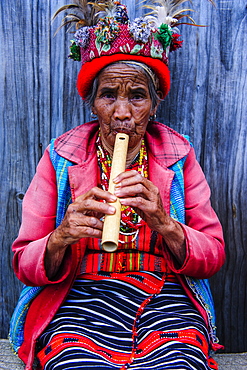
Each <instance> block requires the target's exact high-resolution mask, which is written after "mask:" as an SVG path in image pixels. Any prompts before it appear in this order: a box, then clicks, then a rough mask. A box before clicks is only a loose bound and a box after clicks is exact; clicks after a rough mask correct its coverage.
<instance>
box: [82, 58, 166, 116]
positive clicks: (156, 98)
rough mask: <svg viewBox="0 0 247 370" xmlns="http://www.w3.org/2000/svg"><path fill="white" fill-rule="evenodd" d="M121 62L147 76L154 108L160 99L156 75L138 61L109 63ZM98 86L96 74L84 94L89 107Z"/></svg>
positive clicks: (92, 102) (120, 62)
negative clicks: (86, 92)
mask: <svg viewBox="0 0 247 370" xmlns="http://www.w3.org/2000/svg"><path fill="white" fill-rule="evenodd" d="M123 63H124V64H126V65H128V66H129V67H132V68H135V69H137V70H139V71H141V72H142V73H143V74H144V75H145V76H146V77H147V80H148V90H149V94H150V98H151V101H152V109H154V108H155V107H156V106H157V104H158V103H159V102H160V100H161V99H160V97H159V96H158V94H157V90H158V78H157V77H156V75H155V74H154V73H153V71H152V70H151V69H150V68H149V67H147V66H146V65H143V63H139V62H135V63H133V62H128V61H119V62H115V63H112V64H111V65H116V64H123ZM107 67H108V66H106V67H104V68H103V69H102V71H103V70H104V69H105V68H107ZM102 71H101V72H102ZM98 86H99V78H98V76H96V77H95V79H94V81H93V84H92V86H91V88H90V90H89V93H88V95H87V96H86V99H85V101H86V103H87V104H88V105H89V107H90V108H92V106H93V104H94V100H95V98H96V94H97V90H98ZM155 86H156V87H155Z"/></svg>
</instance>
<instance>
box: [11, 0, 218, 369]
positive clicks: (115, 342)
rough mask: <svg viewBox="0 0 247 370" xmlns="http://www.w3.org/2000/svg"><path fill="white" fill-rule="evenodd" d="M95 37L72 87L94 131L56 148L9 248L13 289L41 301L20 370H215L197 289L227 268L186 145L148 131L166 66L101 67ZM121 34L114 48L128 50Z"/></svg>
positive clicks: (85, 129) (164, 85)
mask: <svg viewBox="0 0 247 370" xmlns="http://www.w3.org/2000/svg"><path fill="white" fill-rule="evenodd" d="M115 5H116V7H117V9H118V13H119V10H124V11H126V9H125V8H124V7H123V6H121V5H119V3H117V4H115ZM119 8H120V9H119ZM122 14H124V15H125V14H126V13H125V12H124V13H123V12H122ZM125 18H126V16H125ZM125 26H126V24H123V23H122V24H121V26H120V31H119V32H120V34H121V33H122V34H123V32H124V30H126V27H125ZM128 27H129V28H128V29H131V27H130V26H129V25H128ZM92 29H93V28H92ZM90 32H91V31H90ZM93 32H94V33H93ZM93 32H91V34H90V37H91V41H92V39H93V41H92V42H91V44H89V46H87V48H88V49H89V50H90V51H92V50H93V51H94V56H93V58H91V60H90V61H87V62H85V60H84V62H85V63H84V65H83V67H82V70H81V72H80V74H79V77H78V84H77V86H78V90H79V93H80V94H81V96H82V97H83V98H84V99H86V100H87V101H88V102H89V104H90V105H91V109H92V112H93V113H94V114H95V115H96V116H97V120H95V121H93V122H89V123H85V124H83V125H81V126H78V127H76V128H74V129H72V130H71V131H69V132H67V133H65V134H63V135H62V136H60V137H59V138H57V139H56V140H52V142H51V145H50V146H49V147H48V148H47V149H46V151H45V153H44V155H43V157H42V159H41V161H40V163H39V165H38V167H37V172H36V174H35V177H34V179H33V181H32V183H31V185H30V187H29V189H28V191H27V193H26V196H25V199H24V202H23V219H22V225H21V229H20V232H19V236H18V238H17V239H16V241H15V242H14V244H13V250H14V269H15V272H16V274H17V277H18V278H19V279H20V280H21V281H23V282H24V283H25V284H26V285H28V286H34V287H42V288H41V289H40V291H39V293H38V295H37V296H36V297H35V298H34V299H33V301H32V302H31V305H30V308H29V310H28V313H27V317H26V319H25V326H24V338H23V342H22V343H21V346H20V348H19V351H18V354H19V356H20V357H21V358H22V359H23V360H24V361H25V362H26V369H32V368H33V366H34V365H33V364H34V358H35V364H36V367H37V368H38V369H46V370H52V369H59V370H62V369H63V370H65V369H89V368H95V367H100V368H103V369H127V368H130V369H139V370H140V369H170V370H171V369H203V370H206V369H217V364H216V363H215V361H214V360H213V359H212V358H211V357H210V355H209V351H210V349H214V350H215V349H217V348H218V347H219V345H217V339H216V338H215V335H214V327H213V323H212V315H213V313H212V311H210V300H211V296H210V291H209V287H208V284H207V282H206V281H205V280H198V279H206V278H208V277H210V276H212V275H213V274H214V273H216V272H217V271H218V270H219V269H220V267H221V266H222V264H223V262H224V243H223V237H222V230H221V226H220V223H219V221H218V219H217V216H216V215H215V213H214V211H213V210H212V208H211V205H210V200H209V197H210V190H209V187H208V185H207V182H206V180H205V177H204V175H203V173H202V170H201V168H200V166H199V164H198V162H197V161H196V158H195V153H194V150H193V148H192V147H191V145H190V143H189V142H188V141H187V139H186V138H184V137H183V136H181V135H180V134H178V133H177V132H175V131H173V130H172V129H170V128H168V127H167V126H165V125H163V124H161V123H158V122H156V121H154V116H155V113H156V110H157V107H158V105H159V102H160V100H161V99H162V98H163V97H164V96H165V95H166V93H167V91H168V89H169V74H168V72H167V71H168V69H167V66H166V64H165V63H164V56H163V57H162V58H163V59H162V60H154V61H153V57H152V56H150V55H149V56H139V55H136V56H133V55H132V54H131V53H129V54H125V53H120V52H117V53H116V52H115V49H114V51H113V52H112V50H110V49H109V50H106V51H105V53H106V54H105V55H104V56H97V57H96V56H95V54H96V48H97V47H98V45H97V43H94V44H93V42H95V38H94V37H95V36H94V35H95V30H94V29H93ZM128 32H129V33H128V34H127V36H126V35H125V37H126V39H125V40H124V41H122V44H123V42H124V44H125V45H126V40H127V41H128V42H130V38H131V37H132V38H133V35H131V33H130V31H128ZM96 36H97V35H96ZM80 37H81V36H80ZM117 37H120V36H119V34H118V36H117ZM117 37H116V40H117ZM116 40H114V41H113V43H114V42H115V41H116ZM131 40H132V39H131ZM134 41H135V40H134ZM150 42H151V41H150ZM122 44H121V45H120V46H121V47H122V46H123V45H122ZM146 44H147V43H146ZM93 45H94V46H93ZM80 47H81V46H80ZM111 47H112V48H113V45H112V44H111ZM81 48H82V47H81ZM85 50H87V49H85V48H84V50H81V53H82V55H83V52H85ZM144 62H145V63H144ZM157 62H158V63H157ZM90 63H91V64H90ZM159 63H160V64H159ZM117 133H126V134H128V135H129V146H128V153H127V163H126V167H127V168H126V171H125V172H123V173H120V174H119V175H118V176H117V177H116V178H115V179H114V180H113V181H114V184H115V190H114V194H112V193H110V192H108V184H109V177H110V170H111V158H112V154H113V149H114V143H115V137H116V134H117ZM117 198H118V199H120V202H121V205H122V209H121V211H122V214H121V225H120V233H119V243H118V249H117V251H116V252H112V253H109V252H105V251H104V250H103V249H102V246H101V237H102V229H103V224H104V216H105V215H111V214H114V213H115V208H114V207H113V206H112V205H110V204H109V203H114V202H115V201H116V200H117Z"/></svg>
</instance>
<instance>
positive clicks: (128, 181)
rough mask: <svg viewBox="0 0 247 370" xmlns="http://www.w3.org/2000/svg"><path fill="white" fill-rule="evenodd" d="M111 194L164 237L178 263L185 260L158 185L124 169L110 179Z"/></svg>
mask: <svg viewBox="0 0 247 370" xmlns="http://www.w3.org/2000/svg"><path fill="white" fill-rule="evenodd" d="M114 183H115V184H116V185H115V195H116V196H117V197H119V198H120V202H121V204H123V205H125V206H130V207H132V208H133V209H134V210H135V211H136V213H137V214H138V215H139V216H141V217H142V219H143V220H145V221H146V222H147V224H148V226H149V227H150V228H151V229H152V230H154V231H157V232H158V233H159V234H161V235H162V237H163V238H164V240H165V242H166V244H167V246H168V247H169V249H170V250H171V252H172V253H173V254H174V256H175V257H176V258H177V260H178V261H179V263H180V264H183V262H184V260H185V237H184V233H183V230H182V227H181V226H180V224H179V223H177V222H176V221H174V220H173V219H172V218H171V217H170V216H169V215H168V214H167V213H166V211H165V210H164V207H163V204H162V200H161V197H160V194H159V189H158V188H157V187H156V186H155V185H154V184H153V183H152V182H151V181H149V180H148V179H146V178H144V177H143V176H142V175H141V174H139V173H138V172H137V171H134V170H132V171H126V172H123V173H121V174H120V175H118V176H117V177H116V178H115V179H114Z"/></svg>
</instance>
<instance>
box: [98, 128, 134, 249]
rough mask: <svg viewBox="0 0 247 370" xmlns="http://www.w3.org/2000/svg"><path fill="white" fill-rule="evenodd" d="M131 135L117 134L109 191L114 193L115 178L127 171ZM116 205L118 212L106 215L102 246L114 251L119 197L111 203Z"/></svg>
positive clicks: (119, 210) (119, 209)
mask: <svg viewBox="0 0 247 370" xmlns="http://www.w3.org/2000/svg"><path fill="white" fill-rule="evenodd" d="M128 143H129V136H128V135H126V134H123V133H118V134H117V135H116V139H115V144H114V151H113V156H112V166H111V174H110V180H109V188H108V190H109V192H110V193H112V194H114V186H115V185H114V183H113V179H114V178H115V177H116V176H117V175H119V174H120V173H121V172H124V171H125V168H126V158H127V151H128ZM109 204H110V205H111V206H113V207H115V209H116V212H115V214H114V215H105V220H104V226H103V234H102V242H101V243H102V247H103V249H104V250H105V251H106V252H114V251H115V250H116V249H117V247H118V239H119V229H120V219H121V203H120V201H119V199H117V200H116V202H114V203H109Z"/></svg>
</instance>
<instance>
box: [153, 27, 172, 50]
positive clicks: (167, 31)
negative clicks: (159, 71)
mask: <svg viewBox="0 0 247 370" xmlns="http://www.w3.org/2000/svg"><path fill="white" fill-rule="evenodd" d="M155 38H156V40H158V41H159V42H160V43H161V44H162V46H163V48H164V49H166V48H167V47H168V46H169V45H170V44H171V41H172V31H171V27H170V26H168V24H164V23H162V24H161V26H160V27H159V28H158V32H156V33H155Z"/></svg>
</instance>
